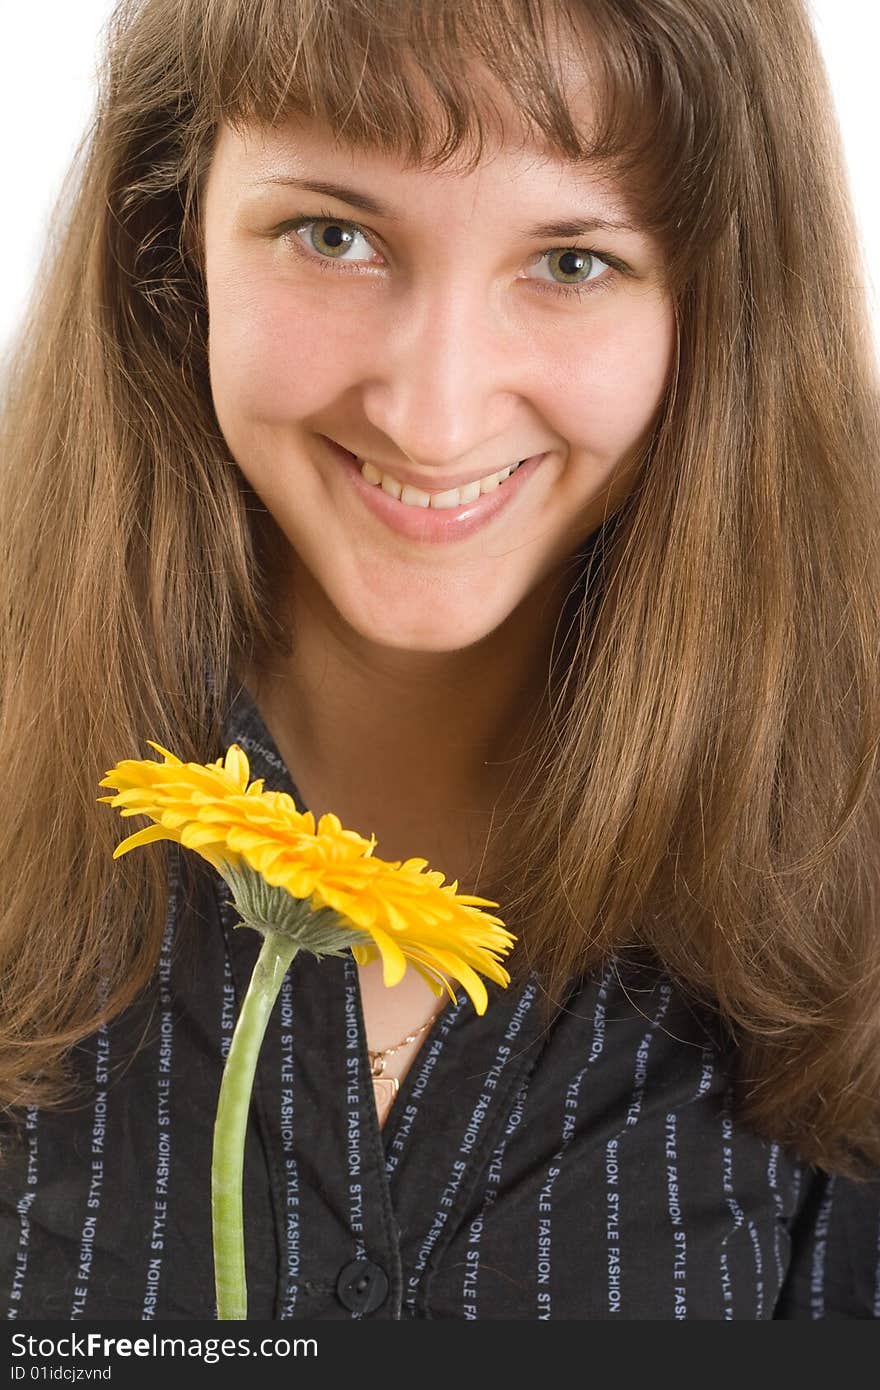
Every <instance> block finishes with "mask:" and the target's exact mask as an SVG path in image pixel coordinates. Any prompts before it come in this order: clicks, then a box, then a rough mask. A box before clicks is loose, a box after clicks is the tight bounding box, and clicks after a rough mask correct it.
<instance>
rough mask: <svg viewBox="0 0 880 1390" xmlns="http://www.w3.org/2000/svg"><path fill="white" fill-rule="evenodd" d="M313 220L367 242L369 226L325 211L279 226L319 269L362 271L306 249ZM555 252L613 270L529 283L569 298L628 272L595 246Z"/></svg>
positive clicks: (607, 284) (556, 248) (602, 286)
mask: <svg viewBox="0 0 880 1390" xmlns="http://www.w3.org/2000/svg"><path fill="white" fill-rule="evenodd" d="M313 222H333V223H336V224H338V225H339V226H341V227H349V228H351V229H352V230H353V231H355V232H358V233H359V234H360V235H361V236H362V237H363V238H364V240H365V241H369V236H368V235H367V231H366V229H365V228H364V227H361V226H360V225H359V223H357V222H350V221H349V220H348V219H347V218H344V217H337V216H336V215H335V214H334V213H332V212H327V211H323V210H322V211H321V212H319V213H316V214H315V216H314V217H298V218H292V219H291V220H290V221H287V222H284V223H283V224H282V226H281V227H279V228H278V233H277V234H278V235H279V236H283V237H284V239H285V241H287V244H288V245H289V246H290V247H291V249H292V250H293V251H294V254H295V255H297V256H302V257H303V259H304V260H306V261H308V262H309V264H310V265H315V266H317V268H318V269H319V270H330V271H333V270H335V269H336V268H337V266H342V267H343V271H345V269H346V268H347V269H348V270H349V271H352V272H353V273H354V274H359V273H363V270H362V269H360V270H359V269H358V268H357V263H349V262H345V261H337V260H333V259H331V258H328V257H326V256H319V255H318V254H317V253H315V252H311V251H308V250H307V249H306V246H305V243H304V242H303V240H302V237H300V236H297V235H296V233H297V232H298V231H301V230H302V228H303V227H308V226H309V225H310V224H311V223H313ZM291 232H292V233H293V237H292V239H291V238H289V233H291ZM553 251H579V252H581V254H582V255H587V256H590V257H592V258H593V259H594V260H600V261H602V262H603V263H604V264H605V265H607V266H608V269H609V271H610V272H611V273H610V274H609V275H603V276H602V277H601V278H600V279H598V280H588V281H584V283H583V284H582V285H555V284H552V283H551V282H550V281H545V280H533V281H530V282H529V283H531V284H535V285H537V286H538V289H539V290H544V291H549V292H550V293H551V294H561V295H564V296H565V297H566V298H568V297H569V296H571V295H576V296H577V297H578V298H579V299H581V298H584V297H585V296H586V295H588V294H600V293H601V292H602V291H603V290H606V289H609V288H610V286H611V284H612V283H613V281H614V280H616V279H617V277H618V276H619V275H624V274H626V268H625V266H624V264H623V262H622V261H618V260H617V259H616V258H615V257H612V256H606V255H603V254H602V252H600V251H594V250H593V248H592V247H589V246H551V248H550V250H549V251H545V252H544V255H545V256H549V255H550V254H551V252H553Z"/></svg>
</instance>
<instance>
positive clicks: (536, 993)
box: [0, 690, 880, 1321]
mask: <svg viewBox="0 0 880 1390" xmlns="http://www.w3.org/2000/svg"><path fill="white" fill-rule="evenodd" d="M232 741H236V742H238V743H239V744H240V745H241V746H242V747H243V748H244V750H245V751H246V753H247V755H248V758H249V760H250V763H251V769H252V776H253V777H264V778H265V779H266V785H267V786H269V787H276V788H279V789H284V790H287V791H288V792H289V793H290V794H291V795H292V796H293V797H294V799H295V800H296V801H297V804H298V805H299V806H300V807H302V799H301V797H300V796H299V792H298V790H297V788H296V786H295V784H294V783H293V782H292V781H291V780H290V777H289V774H288V772H287V770H286V769H285V768H284V765H283V763H282V761H281V759H280V757H279V755H278V752H277V749H275V748H274V746H273V744H272V741H271V738H270V736H269V734H268V731H267V730H266V728H265V726H264V725H263V722H262V720H261V719H260V717H259V714H258V712H257V711H256V710H255V709H254V707H253V705H252V703H251V702H250V700H249V697H248V695H247V692H246V691H244V690H239V691H238V692H237V694H236V697H235V699H234V700H233V701H232V702H231V706H230V713H229V720H228V724H227V730H226V742H227V743H229V742H232ZM184 862H186V864H187V866H188V867H187V872H186V874H185V875H183V874H182V872H181V870H182V868H183V865H184ZM174 863H175V865H176V866H177V872H176V877H175V883H174V890H173V892H172V896H171V907H170V912H169V920H168V924H167V929H166V933H165V939H164V942H163V947H162V956H161V959H160V962H159V966H158V969H157V972H156V977H155V979H154V981H153V983H152V985H151V986H150V988H149V989H147V990H146V991H145V992H144V994H143V996H142V998H140V999H139V1000H138V1001H136V1003H135V1004H134V1005H133V1006H132V1007H131V1008H130V1009H129V1010H127V1011H126V1013H125V1014H124V1015H122V1016H121V1017H120V1018H119V1019H117V1020H115V1021H114V1022H113V1023H112V1024H111V1025H110V1026H109V1028H106V1029H102V1030H101V1031H100V1032H99V1033H97V1034H96V1035H95V1036H94V1037H93V1038H92V1039H90V1040H88V1042H87V1043H86V1044H84V1045H82V1046H81V1047H80V1048H78V1049H75V1052H74V1054H73V1055H74V1060H75V1064H76V1066H77V1070H78V1073H79V1075H80V1076H81V1078H82V1081H83V1093H82V1094H83V1099H82V1103H81V1104H80V1105H79V1106H78V1108H76V1109H73V1110H70V1111H67V1112H65V1113H60V1112H46V1113H41V1114H38V1113H37V1112H36V1111H34V1110H29V1111H27V1112H25V1113H24V1114H23V1115H22V1116H21V1123H20V1125H19V1126H18V1128H16V1127H15V1126H13V1123H12V1121H11V1120H10V1119H6V1120H5V1121H4V1122H3V1129H2V1131H0V1133H2V1138H3V1149H4V1161H3V1164H2V1168H0V1299H2V1304H3V1306H4V1307H5V1308H6V1310H7V1317H9V1318H16V1317H17V1318H37V1317H42V1318H52V1317H56V1318H61V1319H73V1318H95V1319H112V1318H118V1319H123V1318H125V1319H136V1320H147V1319H157V1320H160V1319H161V1320H172V1319H180V1318H193V1319H202V1318H212V1317H213V1316H214V1315H215V1308H214V1303H213V1269H212V1257H211V1225H210V1162H211V1142H212V1132H213V1121H214V1113H215V1109H216V1103H217V1093H218V1089H219V1084H220V1075H221V1071H222V1065H223V1060H224V1058H225V1056H226V1054H227V1052H228V1049H229V1043H230V1040H231V1035H232V1029H233V1026H234V1019H235V1014H236V1011H237V1008H238V1001H239V1000H240V999H241V997H242V995H243V993H244V990H245V989H246V987H247V982H248V979H249V977H250V972H251V970H252V968H253V964H254V961H255V960H256V955H257V951H258V948H259V941H258V939H257V936H256V933H254V932H249V931H247V930H246V929H236V922H237V918H236V915H235V913H234V909H233V908H232V906H231V904H230V902H229V897H228V892H227V890H226V885H225V884H224V883H223V882H222V880H221V879H220V878H219V876H218V875H216V874H215V873H214V872H213V871H212V870H210V868H209V866H207V865H206V864H204V863H203V862H202V861H197V860H196V857H195V856H185V855H182V854H180V853H178V854H176V855H175V856H174ZM512 926H513V929H514V930H515V929H516V928H515V924H512ZM489 993H490V1007H489V1009H488V1011H487V1013H486V1014H485V1015H483V1016H482V1017H479V1016H478V1015H477V1014H476V1013H475V1012H474V1009H473V1006H472V1005H471V1003H470V1001H469V1000H468V999H467V998H466V997H465V996H462V997H460V999H459V1002H458V1003H457V1004H455V1005H453V1004H452V1003H451V1002H449V1003H447V1004H446V1006H445V1007H444V1009H443V1010H442V1011H441V1013H440V1014H439V1015H438V1017H437V1019H436V1020H435V1022H434V1024H433V1025H432V1028H431V1030H430V1032H429V1033H428V1034H427V1035H426V1037H425V1039H424V1042H423V1045H422V1047H421V1049H420V1051H419V1054H418V1056H417V1057H416V1060H415V1062H414V1063H413V1065H412V1067H411V1068H410V1070H409V1071H408V1073H407V1075H406V1077H405V1078H404V1080H403V1082H402V1084H401V1088H400V1092H399V1094H398V1096H397V1097H396V1099H395V1102H394V1105H393V1107H392V1110H391V1112H390V1115H389V1118H388V1121H387V1124H386V1126H385V1129H384V1130H380V1129H379V1127H378V1122H377V1117H376V1113H375V1108H374V1105H373V1100H372V1091H371V1087H370V1081H369V1067H368V1058H367V1052H366V1037H365V1033H364V1025H363V1015H362V1011H361V1002H360V991H359V988H358V977H357V970H356V967H355V966H354V964H353V962H352V961H351V960H348V959H346V960H326V961H324V962H321V963H319V962H316V961H315V960H314V959H313V958H312V957H309V956H307V955H305V954H303V955H301V956H298V957H297V958H296V960H295V961H294V963H293V965H292V967H291V970H290V972H289V974H288V977H287V979H286V980H285V982H284V985H283V987H282V991H281V996H280V999H279V1001H278V1003H277V1005H276V1008H275V1010H274V1011H273V1015H272V1018H271V1019H270V1022H269V1026H268V1029H267V1032H266V1037H265V1041H264V1044H263V1049H262V1052H261V1055H260V1061H259V1066H258V1070H257V1081H256V1087H255V1092H254V1099H253V1104H252V1108H251V1121H250V1125H249V1130H248V1135H247V1142H246V1149H245V1188H246V1191H245V1239H246V1256H247V1267H248V1296H249V1315H250V1317H252V1318H255V1319H266V1320H270V1319H273V1320H288V1319H313V1318H323V1319H334V1318H338V1319H351V1318H358V1317H361V1316H368V1317H373V1318H380V1319H389V1318H434V1319H436V1318H456V1319H493V1318H496V1319H497V1318H505V1319H509V1318H517V1319H531V1320H551V1319H552V1320H558V1319H582V1320H592V1319H618V1320H620V1319H624V1320H640V1319H667V1320H688V1319H697V1320H710V1319H711V1320H726V1319H732V1320H743V1319H744V1320H747V1321H762V1320H767V1319H773V1318H775V1319H788V1320H792V1319H802V1320H815V1319H819V1318H832V1319H834V1318H848V1319H849V1318H878V1317H880V1175H878V1177H877V1181H875V1182H874V1183H872V1184H870V1185H866V1186H860V1185H857V1184H854V1183H851V1182H849V1181H847V1180H845V1179H843V1178H840V1177H833V1176H829V1175H828V1174H826V1173H822V1172H820V1171H818V1170H816V1169H813V1168H808V1167H805V1166H803V1165H801V1164H799V1163H798V1162H797V1161H796V1159H795V1158H794V1156H793V1155H792V1154H791V1153H789V1152H788V1151H787V1150H785V1149H784V1148H783V1147H782V1146H781V1145H779V1144H773V1143H768V1142H766V1141H764V1140H763V1139H759V1138H758V1137H757V1136H755V1135H754V1134H752V1133H751V1132H750V1131H749V1130H747V1129H746V1128H745V1127H743V1126H742V1125H741V1124H740V1123H739V1122H738V1120H737V1118H736V1109H735V1104H734V1090H733V1073H732V1063H733V1060H734V1059H733V1058H732V1056H731V1054H730V1051H729V1050H728V1047H727V1044H726V1043H724V1042H723V1041H722V1040H721V1037H720V1030H717V1028H716V1024H715V1021H714V1020H713V1019H712V1017H711V1016H710V1015H708V1014H703V1013H699V1012H697V1011H696V1010H695V1009H694V1007H693V1005H692V1004H688V1003H687V1002H686V1001H685V1000H684V999H683V998H682V997H681V996H680V995H679V993H678V992H677V990H676V989H675V988H674V987H673V985H672V983H671V982H670V981H669V980H668V978H667V977H665V976H664V975H663V974H662V973H661V972H659V971H652V970H651V969H650V968H649V966H648V965H647V964H646V963H645V962H644V961H641V962H639V963H635V962H633V961H624V960H623V959H620V958H617V959H614V960H611V961H609V962H607V963H606V965H605V967H604V968H603V969H602V970H601V971H597V972H596V974H595V975H594V976H591V977H588V978H586V979H584V980H582V981H580V982H579V983H578V984H577V986H576V987H574V988H573V989H572V991H571V993H570V995H569V997H568V998H567V999H566V1000H565V1007H564V1008H563V1009H561V1010H560V1011H559V1013H558V1014H557V1016H556V1018H555V1020H554V1021H553V1023H552V1025H551V1026H550V1027H549V1028H543V1027H542V1024H541V1019H540V1011H539V1009H538V1007H537V1004H538V1000H539V999H540V997H541V996H540V986H539V983H538V982H537V981H536V980H535V979H534V978H532V979H530V980H529V981H528V982H527V983H526V985H525V986H524V987H522V988H518V989H511V990H508V991H504V990H499V989H498V988H497V987H496V986H494V985H490V987H489ZM90 1218H94V1219H90ZM356 1260H362V1261H368V1262H370V1263H371V1264H373V1265H375V1266H378V1267H379V1268H380V1269H381V1270H382V1271H383V1272H384V1275H385V1276H386V1279H387V1295H386V1296H385V1297H384V1299H383V1301H382V1302H381V1303H380V1305H379V1306H378V1307H377V1308H376V1309H375V1310H374V1311H371V1312H363V1311H362V1310H361V1309H359V1308H358V1307H351V1306H348V1304H346V1303H345V1302H344V1301H343V1299H341V1298H340V1296H339V1294H338V1293H337V1280H338V1279H339V1276H340V1273H341V1271H343V1270H344V1269H346V1267H347V1266H348V1265H350V1264H351V1262H352V1261H356ZM350 1301H351V1300H349V1302H350Z"/></svg>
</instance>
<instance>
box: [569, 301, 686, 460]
mask: <svg viewBox="0 0 880 1390" xmlns="http://www.w3.org/2000/svg"><path fill="white" fill-rule="evenodd" d="M674 342H675V322H674V316H673V314H672V310H671V308H670V307H669V306H667V305H663V304H657V303H653V304H652V305H650V306H647V305H644V304H642V305H640V306H638V307H637V309H636V310H635V311H634V312H630V313H629V314H624V315H615V316H613V317H612V316H611V315H609V319H608V322H607V326H603V325H602V324H600V323H598V322H597V321H594V322H593V324H592V325H591V329H590V335H589V343H588V346H587V348H586V350H584V351H581V352H579V351H577V350H576V349H575V348H574V347H572V351H571V352H570V353H569V354H568V355H567V359H566V364H565V368H564V370H563V371H562V373H560V372H559V371H558V370H557V372H556V374H555V375H556V382H557V389H556V391H555V393H554V394H555V395H556V398H557V401H558V403H559V404H558V418H557V421H556V423H557V427H558V428H559V431H560V433H561V434H562V435H563V436H564V437H565V438H566V439H568V441H569V442H570V444H571V445H572V448H573V449H575V450H577V449H581V450H584V451H586V452H587V453H588V454H589V455H590V456H592V458H594V459H595V460H596V461H597V462H605V463H608V464H612V463H613V462H614V461H615V460H616V459H617V458H619V457H620V455H621V454H622V453H623V452H624V451H626V450H627V449H629V448H632V447H633V446H634V445H635V444H636V443H637V442H638V440H639V439H640V438H641V436H642V435H643V434H644V433H645V432H646V430H647V429H648V428H649V427H650V426H651V424H652V423H653V420H654V418H655V416H656V413H657V410H658V408H659V406H660V404H661V402H662V400H663V394H664V392H665V390H666V386H667V382H668V380H669V371H670V366H671V363H672V355H673V349H674Z"/></svg>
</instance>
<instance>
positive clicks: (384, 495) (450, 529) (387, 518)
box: [324, 437, 546, 543]
mask: <svg viewBox="0 0 880 1390" xmlns="http://www.w3.org/2000/svg"><path fill="white" fill-rule="evenodd" d="M324 438H325V443H326V444H327V446H328V448H330V449H332V451H333V453H334V455H335V456H336V457H337V458H338V459H339V460H340V461H341V462H342V463H343V464H345V466H346V472H347V474H348V476H349V478H350V479H351V483H352V486H353V487H354V488H355V490H356V491H357V492H358V493H359V495H360V496H361V498H362V499H363V502H364V505H365V506H366V507H368V508H369V509H370V511H371V512H372V513H373V514H374V516H377V517H378V518H379V520H380V521H384V522H385V524H386V526H389V527H390V528H391V529H392V530H393V531H397V532H398V533H399V534H400V535H402V536H408V537H409V538H410V539H411V540H415V541H431V542H435V543H436V542H440V541H457V540H464V539H465V537H467V536H471V535H473V534H474V532H475V531H479V530H482V528H483V527H484V526H488V525H489V523H490V522H491V521H494V519H495V517H497V516H498V515H499V514H500V513H501V512H502V511H503V510H504V509H505V507H508V506H510V504H511V503H512V502H513V500H514V498H515V497H517V496H518V495H519V493H520V492H521V491H522V489H523V488H524V487H526V486H527V485H528V481H529V478H530V477H531V475H532V474H533V473H534V472H535V470H536V469H537V468H538V466H539V465H540V463H541V460H542V459H543V458H545V457H546V455H544V454H535V456H534V457H533V458H530V459H526V460H525V462H524V463H521V464H520V466H519V468H518V469H517V470H516V472H515V473H513V474H511V476H510V477H508V478H506V479H505V481H504V482H503V483H500V484H499V485H498V487H497V488H495V489H494V491H492V492H484V493H481V494H480V496H479V497H477V498H476V499H475V500H474V501H473V502H465V503H463V504H462V506H460V507H448V508H443V509H439V508H435V507H411V506H407V505H406V503H404V502H398V501H397V499H396V498H395V497H392V496H391V494H390V493H388V492H385V491H384V489H383V488H381V487H380V486H378V484H376V483H368V482H367V480H366V478H364V477H363V475H362V473H361V467H360V463H359V462H358V460H357V459H356V458H355V456H354V454H351V453H349V452H348V450H347V449H343V448H342V446H341V445H340V444H336V443H334V442H333V440H331V439H326V437H324Z"/></svg>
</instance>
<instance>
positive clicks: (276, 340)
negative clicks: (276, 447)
mask: <svg viewBox="0 0 880 1390" xmlns="http://www.w3.org/2000/svg"><path fill="white" fill-rule="evenodd" d="M208 307H209V338H208V352H209V362H210V372H211V386H212V390H213V393H214V398H215V407H216V408H217V413H218V417H219V415H220V413H221V410H222V411H223V412H225V413H226V414H227V415H229V414H230V413H234V414H235V415H236V416H238V417H240V418H242V419H243V420H244V419H249V420H253V421H259V422H262V423H264V424H269V425H271V424H273V423H278V424H283V423H285V422H290V421H291V420H297V419H302V418H305V417H307V416H309V415H310V414H312V413H314V412H317V411H320V410H321V409H322V408H323V407H324V406H325V405H327V404H328V402H330V401H332V400H333V399H334V398H335V397H336V396H338V394H339V391H340V387H341V385H342V375H341V373H342V368H343V364H345V363H348V362H350V361H351V352H352V350H353V349H354V347H355V343H356V339H355V335H354V331H353V327H354V326H353V325H352V323H351V322H350V320H348V321H346V322H343V323H338V324H337V323H335V322H334V321H332V320H331V319H329V318H328V315H327V312H326V303H325V304H322V303H321V302H320V299H319V296H318V295H317V294H316V292H315V290H314V289H311V288H309V289H306V290H302V289H300V290H297V291H296V293H294V292H293V291H292V290H290V289H287V288H284V287H279V285H278V282H277V280H276V281H274V282H273V283H268V282H264V283H261V282H260V281H258V280H251V281H249V282H246V283H242V282H239V283H237V284H236V283H220V284H215V285H214V287H213V289H212V288H211V286H210V284H209V290H208Z"/></svg>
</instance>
